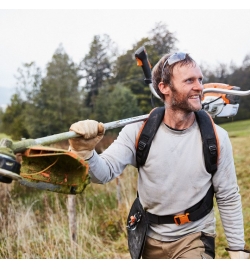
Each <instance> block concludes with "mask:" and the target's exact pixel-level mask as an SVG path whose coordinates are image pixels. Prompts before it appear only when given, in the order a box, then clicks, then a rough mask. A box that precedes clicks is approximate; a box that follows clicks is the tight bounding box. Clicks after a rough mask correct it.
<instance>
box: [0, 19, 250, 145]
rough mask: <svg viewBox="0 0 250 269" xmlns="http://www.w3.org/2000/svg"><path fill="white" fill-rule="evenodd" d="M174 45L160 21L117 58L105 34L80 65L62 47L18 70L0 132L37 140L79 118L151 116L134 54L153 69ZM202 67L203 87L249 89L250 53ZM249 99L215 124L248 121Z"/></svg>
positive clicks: (1, 117)
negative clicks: (140, 53)
mask: <svg viewBox="0 0 250 269" xmlns="http://www.w3.org/2000/svg"><path fill="white" fill-rule="evenodd" d="M177 42H178V40H177V38H176V36H175V34H174V33H172V32H170V31H169V29H168V27H167V25H166V24H164V23H162V22H158V23H156V24H155V26H154V27H153V29H152V30H151V31H150V32H149V35H148V36H146V37H144V38H142V39H141V40H139V41H138V42H136V43H135V44H134V45H132V47H131V48H129V49H128V50H127V51H126V52H125V53H123V54H120V55H118V48H117V45H116V44H115V43H114V42H113V41H112V40H111V38H110V37H109V35H108V34H104V35H94V36H93V40H92V42H91V44H90V46H89V51H88V52H87V54H86V55H83V57H82V60H81V61H80V62H79V63H76V62H73V61H72V59H71V57H70V56H69V55H68V54H67V53H66V52H65V50H64V48H63V44H60V45H59V46H58V48H56V50H55V53H54V55H53V56H52V59H51V61H50V62H48V64H47V66H46V70H42V69H41V68H40V67H39V66H37V65H36V63H35V62H29V63H24V64H22V66H20V67H19V68H18V71H17V74H16V75H15V77H16V92H15V94H13V95H12V97H11V102H10V104H9V105H8V106H7V108H6V109H5V110H3V109H1V110H0V132H2V133H5V134H7V135H9V136H11V138H12V139H14V140H20V139H21V138H39V137H43V136H47V135H52V134H57V133H61V132H65V131H67V130H68V129H69V127H70V125H71V124H72V123H73V122H75V121H78V120H84V119H95V120H97V121H101V122H103V123H106V122H110V121H114V120H119V119H124V118H128V117H132V116H137V115H141V114H147V113H149V111H150V110H151V109H152V102H151V93H150V89H149V87H148V85H146V83H145V82H144V75H143V72H142V69H141V68H140V67H138V66H137V64H136V60H135V57H134V53H135V51H136V50H137V49H138V48H139V47H141V46H145V48H146V51H147V54H148V57H149V61H150V63H151V65H152V66H154V65H155V64H156V62H157V61H158V60H159V59H160V57H161V56H163V55H164V54H166V53H169V52H172V51H176V50H178V47H177V45H176V44H177ZM201 69H202V71H203V74H204V83H208V82H220V83H225V84H230V85H232V86H237V87H240V88H241V90H248V89H249V85H250V75H249V74H250V54H248V55H246V56H245V58H244V60H243V62H242V65H241V66H236V65H235V64H233V63H231V64H230V65H226V64H224V63H219V64H218V65H217V66H216V67H213V69H210V68H209V67H208V66H205V64H203V65H202V66H201ZM249 100H250V97H249V96H247V97H243V98H241V100H240V109H239V111H238V113H237V115H236V116H235V117H234V118H229V119H227V118H223V119H222V118H215V122H216V123H226V122H230V121H232V120H233V121H237V120H243V119H249V118H250V102H249ZM153 102H154V106H159V105H162V103H161V102H160V101H159V100H158V99H154V100H153ZM118 132H119V129H116V130H112V131H109V132H107V135H106V139H107V140H110V139H109V138H110V137H111V140H112V139H113V138H114V137H115V136H116V135H117V133H118ZM103 143H105V141H103ZM102 148H105V146H102Z"/></svg>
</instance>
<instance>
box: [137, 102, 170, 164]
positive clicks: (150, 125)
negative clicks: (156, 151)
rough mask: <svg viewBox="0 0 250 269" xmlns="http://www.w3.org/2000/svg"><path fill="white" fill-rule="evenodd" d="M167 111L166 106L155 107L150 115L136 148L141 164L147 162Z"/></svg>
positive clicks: (138, 160) (138, 162) (138, 161)
mask: <svg viewBox="0 0 250 269" xmlns="http://www.w3.org/2000/svg"><path fill="white" fill-rule="evenodd" d="M164 113H165V107H157V108H155V109H154V110H153V111H152V112H151V113H150V115H149V117H148V119H147V122H146V124H145V125H144V128H143V130H142V132H141V134H140V137H139V140H138V145H137V150H136V161H137V164H138V167H139V166H142V165H144V164H145V162H146V159H147V157H148V153H149V149H150V146H151V143H152V141H153V138H154V136H155V134H156V132H157V130H158V128H159V126H160V124H161V122H162V120H163V117H164Z"/></svg>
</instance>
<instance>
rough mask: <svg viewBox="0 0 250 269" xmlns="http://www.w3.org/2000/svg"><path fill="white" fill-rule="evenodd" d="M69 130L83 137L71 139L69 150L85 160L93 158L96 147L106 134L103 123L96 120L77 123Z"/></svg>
mask: <svg viewBox="0 0 250 269" xmlns="http://www.w3.org/2000/svg"><path fill="white" fill-rule="evenodd" d="M69 130H70V131H74V132H75V133H77V134H79V135H81V136H80V137H76V138H71V139H69V144H70V147H69V150H70V151H73V152H74V153H76V154H77V155H78V156H79V157H81V158H82V159H84V160H87V159H89V158H91V157H92V156H93V153H94V149H95V146H96V145H97V144H98V143H99V142H100V140H101V139H102V138H103V136H104V133H105V128H104V125H103V123H102V122H97V121H95V120H83V121H78V122H75V123H73V124H72V125H71V126H70V128H69Z"/></svg>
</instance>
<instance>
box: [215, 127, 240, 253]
mask: <svg viewBox="0 0 250 269" xmlns="http://www.w3.org/2000/svg"><path fill="white" fill-rule="evenodd" d="M223 131H224V130H223ZM219 132H220V133H221V132H222V130H219ZM219 137H220V157H219V162H218V170H217V172H216V173H215V175H214V177H213V185H214V190H215V197H216V203H217V206H218V209H219V213H220V217H221V222H222V225H223V228H224V232H225V235H226V239H227V242H228V246H229V248H230V249H232V250H240V249H244V246H245V241H244V222H243V214H242V204H241V196H240V192H239V186H238V184H237V177H236V171H235V165H234V158H233V150H232V145H231V142H230V139H229V137H228V134H227V132H226V131H224V134H223V135H220V136H219Z"/></svg>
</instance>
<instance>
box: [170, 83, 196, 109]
mask: <svg viewBox="0 0 250 269" xmlns="http://www.w3.org/2000/svg"><path fill="white" fill-rule="evenodd" d="M169 87H170V89H171V91H172V99H171V101H170V106H171V109H173V110H175V111H176V110H182V111H184V112H188V113H190V112H195V111H199V110H200V109H201V104H200V107H199V108H198V107H197V106H193V105H192V104H190V102H188V97H187V96H184V95H183V94H182V93H180V92H178V91H177V90H176V88H175V87H174V86H173V85H169Z"/></svg>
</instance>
